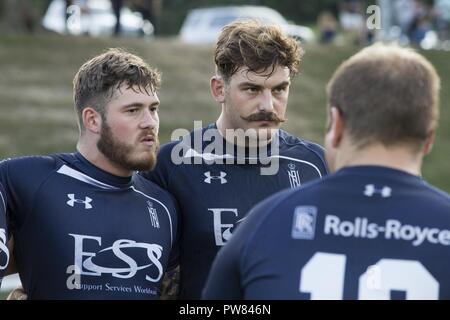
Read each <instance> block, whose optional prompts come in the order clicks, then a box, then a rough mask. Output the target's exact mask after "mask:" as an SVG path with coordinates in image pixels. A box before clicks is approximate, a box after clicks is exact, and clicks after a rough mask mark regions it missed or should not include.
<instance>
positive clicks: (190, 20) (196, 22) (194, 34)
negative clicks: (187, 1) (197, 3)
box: [180, 6, 315, 44]
mask: <svg viewBox="0 0 450 320" xmlns="http://www.w3.org/2000/svg"><path fill="white" fill-rule="evenodd" d="M245 19H257V20H260V21H261V22H262V23H264V24H276V25H279V26H280V27H281V29H282V30H283V31H284V32H286V33H287V34H288V35H290V36H291V37H293V38H295V39H298V40H300V41H302V42H311V41H313V40H314V39H315V35H314V32H313V31H312V30H311V28H308V27H304V26H299V25H295V24H291V23H289V22H288V21H286V19H285V18H284V17H283V16H282V15H281V14H280V13H279V12H278V11H275V10H273V9H271V8H268V7H263V6H228V7H212V8H201V9H192V10H190V11H189V12H188V14H187V16H186V19H185V20H184V23H183V25H182V27H181V30H180V38H181V40H182V41H183V42H185V43H192V44H209V43H214V42H215V41H216V39H217V36H218V35H219V33H220V31H221V29H222V28H223V27H224V26H225V25H227V24H228V23H230V22H232V21H235V20H245Z"/></svg>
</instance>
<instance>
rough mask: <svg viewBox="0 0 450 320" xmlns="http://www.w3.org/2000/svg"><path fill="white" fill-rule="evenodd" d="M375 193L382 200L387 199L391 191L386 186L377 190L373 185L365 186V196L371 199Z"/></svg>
mask: <svg viewBox="0 0 450 320" xmlns="http://www.w3.org/2000/svg"><path fill="white" fill-rule="evenodd" d="M376 193H378V194H380V195H381V197H383V198H389V197H390V196H391V195H392V189H391V188H389V187H387V186H384V187H383V188H381V189H377V188H375V185H373V184H368V185H366V189H365V190H364V195H365V196H367V197H372V196H373V195H374V194H376Z"/></svg>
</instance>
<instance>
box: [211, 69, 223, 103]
mask: <svg viewBox="0 0 450 320" xmlns="http://www.w3.org/2000/svg"><path fill="white" fill-rule="evenodd" d="M209 85H210V88H211V94H212V96H213V98H214V100H216V101H217V102H219V103H224V102H225V81H224V80H223V78H222V77H221V76H218V75H215V76H213V77H212V78H211V80H210V81H209Z"/></svg>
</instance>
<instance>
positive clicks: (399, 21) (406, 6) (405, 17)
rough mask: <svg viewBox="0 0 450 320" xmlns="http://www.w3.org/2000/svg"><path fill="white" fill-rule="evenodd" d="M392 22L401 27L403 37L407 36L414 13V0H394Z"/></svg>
mask: <svg viewBox="0 0 450 320" xmlns="http://www.w3.org/2000/svg"><path fill="white" fill-rule="evenodd" d="M393 15H394V24H396V25H398V26H399V27H400V29H401V33H402V36H403V37H408V38H409V35H410V33H411V28H412V25H413V22H414V19H415V15H416V6H415V3H414V0H395V2H394V12H393Z"/></svg>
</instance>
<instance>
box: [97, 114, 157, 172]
mask: <svg viewBox="0 0 450 320" xmlns="http://www.w3.org/2000/svg"><path fill="white" fill-rule="evenodd" d="M151 133H153V132H151ZM147 134H149V132H148V131H144V132H142V134H141V135H140V136H139V137H138V140H137V141H140V139H141V138H142V137H144V136H145V135H147ZM154 137H155V138H154V139H155V142H154V145H153V146H154V147H153V150H152V152H143V154H142V155H140V156H139V155H135V153H136V149H137V146H134V145H133V144H127V143H123V142H121V141H119V140H118V139H116V138H115V137H114V134H113V132H112V130H111V127H110V126H109V125H108V124H107V123H106V121H105V122H103V126H102V129H101V131H100V139H99V140H98V142H97V148H98V149H99V150H100V152H101V153H103V155H104V156H105V157H106V158H107V159H108V160H109V161H111V162H112V163H114V164H115V165H118V166H120V167H121V168H123V169H126V170H130V171H149V170H152V169H153V168H154V167H155V165H156V155H157V153H158V151H159V140H158V136H157V135H154ZM138 143H139V142H138Z"/></svg>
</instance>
